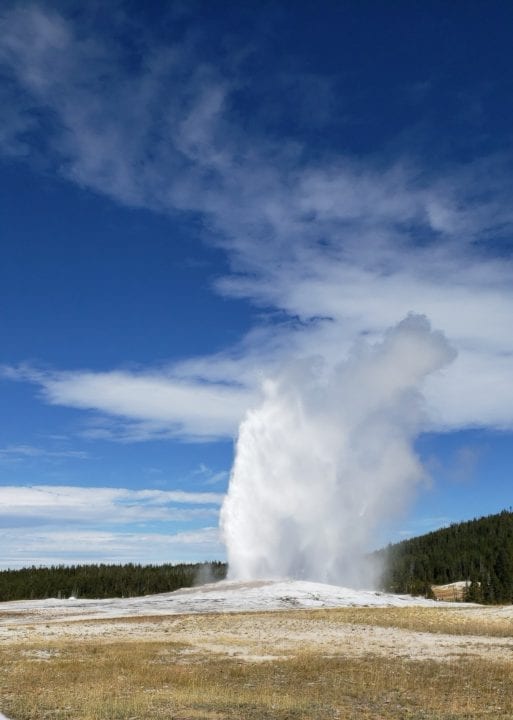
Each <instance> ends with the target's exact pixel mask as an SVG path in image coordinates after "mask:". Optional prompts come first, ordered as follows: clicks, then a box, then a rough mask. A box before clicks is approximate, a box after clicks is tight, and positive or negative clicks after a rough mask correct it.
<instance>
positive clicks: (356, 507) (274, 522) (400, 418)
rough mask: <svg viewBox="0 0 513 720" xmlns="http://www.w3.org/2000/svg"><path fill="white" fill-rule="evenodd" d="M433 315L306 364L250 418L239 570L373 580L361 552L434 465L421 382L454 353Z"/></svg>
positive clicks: (239, 488)
mask: <svg viewBox="0 0 513 720" xmlns="http://www.w3.org/2000/svg"><path fill="white" fill-rule="evenodd" d="M454 355H455V353H454V351H453V350H452V348H451V347H450V346H449V344H448V342H447V340H446V339H445V337H444V336H443V335H442V334H441V333H440V332H436V331H433V330H431V327H430V325H429V322H428V320H427V319H426V318H425V317H424V316H419V315H409V316H408V317H407V318H406V319H405V320H403V321H402V322H400V323H399V324H398V325H397V326H395V327H393V328H391V329H390V330H388V332H387V333H386V334H385V337H384V339H383V341H382V342H381V343H379V344H376V345H369V344H365V343H361V344H360V345H358V346H357V347H356V348H355V349H354V351H353V352H352V354H351V355H350V357H349V358H348V359H347V360H346V361H344V362H343V363H341V364H340V365H338V366H336V367H335V368H331V369H328V368H327V365H326V363H324V362H323V361H322V360H320V359H312V360H310V361H301V362H297V363H295V364H293V365H292V366H288V367H287V369H286V372H284V373H283V375H282V376H281V377H278V378H276V379H275V380H272V381H271V380H269V381H267V382H266V383H265V384H264V399H263V402H262V403H261V405H260V406H259V407H257V408H256V409H253V410H251V411H250V412H249V413H248V414H247V416H246V418H245V420H244V421H243V422H242V424H241V427H240V431H239V438H238V442H237V452H236V457H235V462H234V466H233V470H232V474H231V479H230V485H229V489H228V494H227V497H226V500H225V503H224V505H223V508H222V512H221V526H222V531H223V534H224V539H225V542H226V546H227V552H228V562H229V567H230V577H232V578H234V579H257V578H283V577H293V578H303V579H309V580H319V581H323V582H331V583H336V584H352V585H361V584H362V583H365V584H368V583H369V582H370V581H371V579H370V578H369V576H368V575H364V574H362V568H363V566H362V563H361V557H362V554H363V553H364V552H365V551H366V549H367V548H368V544H369V541H370V539H371V537H372V533H374V532H375V530H376V528H377V527H378V526H379V524H380V522H382V521H383V520H384V519H387V518H388V517H390V516H391V515H392V514H393V513H394V512H397V511H398V510H399V509H400V508H401V507H403V506H404V504H405V501H406V500H407V499H408V497H409V496H410V494H411V491H412V488H413V487H414V486H415V484H416V483H417V482H418V480H419V479H420V478H421V477H422V476H423V469H422V466H421V465H420V463H419V461H418V459H417V457H416V456H415V453H414V451H413V447H412V443H413V440H414V438H415V436H416V435H417V434H418V432H419V430H420V428H421V426H422V421H423V418H424V412H423V398H422V394H421V386H422V383H423V381H424V379H425V378H426V376H427V375H429V374H430V373H432V372H434V371H437V370H439V369H440V368H442V367H443V366H445V365H446V364H448V363H449V362H450V361H451V360H452V359H453V358H454Z"/></svg>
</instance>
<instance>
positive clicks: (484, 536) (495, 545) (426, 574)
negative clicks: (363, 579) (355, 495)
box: [375, 510, 513, 603]
mask: <svg viewBox="0 0 513 720" xmlns="http://www.w3.org/2000/svg"><path fill="white" fill-rule="evenodd" d="M375 555H376V556H377V557H378V558H380V559H381V560H382V561H384V564H385V567H386V570H385V573H384V575H383V578H382V585H383V588H384V589H385V590H387V591H388V592H394V593H411V594H422V595H426V596H430V595H431V586H432V585H446V584H448V583H455V582H458V581H462V580H468V581H469V588H468V592H467V597H466V599H467V600H471V601H474V602H484V603H513V512H511V511H507V510H503V511H502V512H500V513H498V514H497V515H488V516H486V517H481V518H479V519H476V520H470V521H468V522H462V523H457V524H454V525H451V526H450V527H447V528H442V529H441V530H437V531H435V532H430V533H428V534H427V535H421V536H419V537H415V538H411V539H410V540H403V541H402V542H400V543H397V544H395V545H389V546H388V547H387V548H384V549H383V550H379V551H378V552H377V553H376V554H375Z"/></svg>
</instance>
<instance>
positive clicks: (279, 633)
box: [0, 581, 513, 720]
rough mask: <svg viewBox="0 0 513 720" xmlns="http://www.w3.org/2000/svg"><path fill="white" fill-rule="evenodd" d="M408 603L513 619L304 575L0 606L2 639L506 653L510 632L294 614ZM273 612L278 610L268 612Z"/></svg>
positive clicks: (500, 612) (444, 654)
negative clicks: (462, 631)
mask: <svg viewBox="0 0 513 720" xmlns="http://www.w3.org/2000/svg"><path fill="white" fill-rule="evenodd" d="M408 606H410V607H411V606H418V608H419V610H420V609H421V608H437V609H438V611H439V612H440V613H441V616H442V614H444V618H445V619H447V618H448V616H452V617H454V618H455V619H457V618H459V617H462V616H466V617H468V618H469V619H470V618H475V619H476V620H477V619H482V620H485V621H486V622H490V623H493V622H494V621H497V622H501V621H502V622H503V620H504V619H507V618H512V619H513V606H508V607H481V606H477V605H467V604H465V605H463V604H462V603H439V602H436V601H432V600H425V599H422V598H414V597H410V596H404V595H401V596H399V595H390V594H386V593H379V592H374V591H356V590H351V589H349V588H343V587H336V586H332V585H323V584H317V583H310V582H301V581H255V582H232V581H225V582H220V583H216V584H212V585H204V586H201V587H197V588H191V589H186V590H178V591H177V592H173V593H163V594H160V595H152V596H146V597H138V598H127V599H111V600H74V599H69V600H57V599H55V600H51V599H49V600H28V601H18V602H7V603H0V642H2V643H11V642H23V641H28V642H39V641H41V640H49V641H50V640H59V639H61V640H66V639H88V638H89V639H91V638H96V639H97V638H104V639H109V640H137V641H144V640H151V641H155V640H162V641H163V640H165V641H166V642H176V643H183V645H184V649H183V654H184V661H187V660H188V659H191V660H193V659H194V656H195V655H197V656H200V655H204V654H205V653H212V654H214V655H223V656H229V657H236V658H237V659H239V660H247V661H255V660H261V661H266V660H272V659H277V658H285V657H289V656H293V655H295V654H297V652H298V650H301V651H308V650H311V651H314V652H319V651H321V652H322V653H323V654H325V655H345V656H349V657H358V656H363V655H368V654H376V655H381V656H389V657H390V656H394V657H404V658H414V659H422V660H428V659H436V660H439V661H450V660H453V659H455V658H457V657H461V656H462V655H465V656H474V657H482V658H487V659H490V660H493V659H495V660H499V659H505V658H511V657H512V653H513V638H504V637H491V636H477V635H451V634H442V633H429V632H416V631H412V630H407V629H399V628H395V627H391V628H388V627H379V626H376V625H372V624H365V623H364V621H361V622H344V621H341V620H340V619H337V617H336V616H335V615H333V616H330V614H329V613H328V614H323V615H322V616H320V615H318V614H316V613H304V612H295V611H296V610H304V609H316V608H317V609H322V608H326V609H328V608H343V607H369V608H380V607H393V608H401V607H403V608H407V607H408ZM277 610H280V611H282V612H270V611H277ZM286 610H288V612H285V611H286ZM212 613H215V615H213V614H212ZM39 659H42V660H44V659H45V658H41V657H39ZM0 720H1V719H0Z"/></svg>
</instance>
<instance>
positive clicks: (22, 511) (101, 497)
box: [0, 485, 224, 527]
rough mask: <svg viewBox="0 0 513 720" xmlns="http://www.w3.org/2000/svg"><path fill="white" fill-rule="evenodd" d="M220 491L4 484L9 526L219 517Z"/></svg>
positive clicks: (1, 512)
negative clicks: (28, 523)
mask: <svg viewBox="0 0 513 720" xmlns="http://www.w3.org/2000/svg"><path fill="white" fill-rule="evenodd" d="M223 497H224V496H223V495H222V494H221V493H212V492H186V491H181V490H172V491H171V490H130V489H127V488H109V487H77V486H65V485H30V486H3V487H0V518H1V521H2V523H1V524H2V525H3V526H4V527H5V526H6V525H9V526H10V527H16V526H17V525H20V526H23V525H26V524H27V522H28V521H30V524H31V525H33V526H36V525H61V526H62V525H70V524H71V525H74V524H77V523H78V524H82V525H83V524H89V525H91V524H92V525H97V524H99V523H102V524H103V525H106V524H109V525H110V524H113V525H123V524H130V523H139V524H142V523H147V522H168V521H170V520H182V521H189V520H197V519H200V518H201V519H205V518H208V517H210V518H212V517H217V513H218V509H217V508H218V507H219V505H220V504H221V503H222V501H223Z"/></svg>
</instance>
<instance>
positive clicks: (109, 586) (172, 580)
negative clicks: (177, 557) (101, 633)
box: [0, 562, 227, 601]
mask: <svg viewBox="0 0 513 720" xmlns="http://www.w3.org/2000/svg"><path fill="white" fill-rule="evenodd" d="M226 571H227V566H226V564H225V563H222V562H209V563H194V564H179V565H170V564H166V565H135V564H133V563H129V564H128V565H105V564H101V565H71V566H65V565H55V566H53V567H28V568H23V569H21V570H2V571H0V601H6V600H28V599H44V598H68V597H70V596H74V597H80V598H109V597H135V596H138V595H153V594H155V593H162V592H171V591H173V590H178V589H179V588H183V587H192V586H193V585H195V584H201V583H205V582H214V581H216V580H222V579H224V578H225V577H226Z"/></svg>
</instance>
